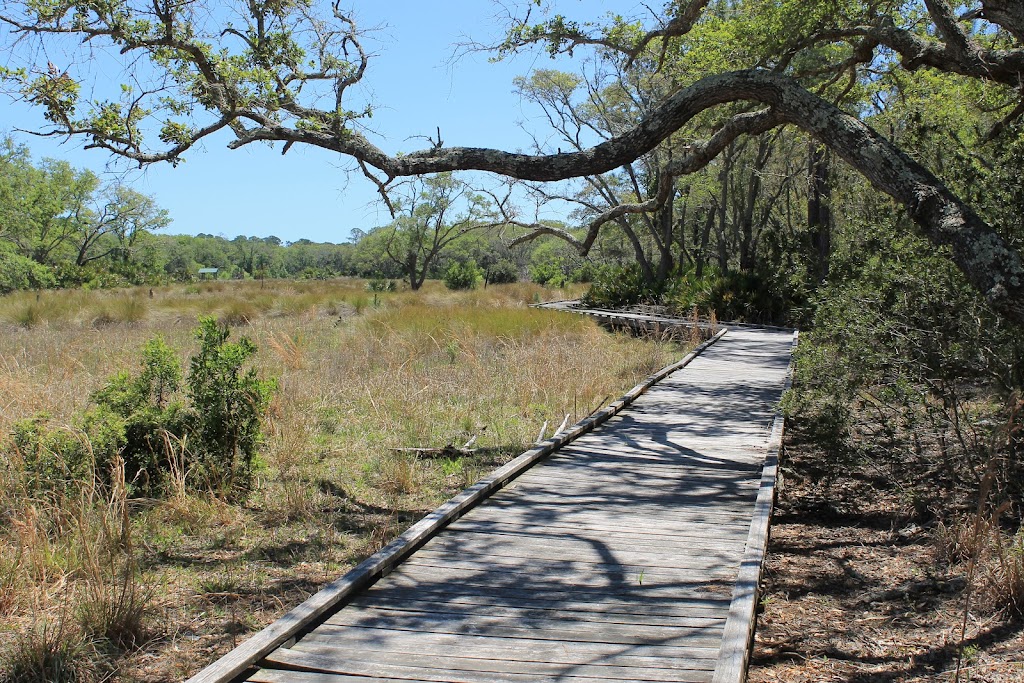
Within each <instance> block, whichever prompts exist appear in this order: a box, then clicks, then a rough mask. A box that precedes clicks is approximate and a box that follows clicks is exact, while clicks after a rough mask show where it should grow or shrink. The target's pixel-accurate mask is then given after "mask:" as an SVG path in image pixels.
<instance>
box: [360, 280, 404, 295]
mask: <svg viewBox="0 0 1024 683" xmlns="http://www.w3.org/2000/svg"><path fill="white" fill-rule="evenodd" d="M366 290H367V291H369V292H396V291H398V284H397V283H396V282H395V281H394V280H388V279H385V278H382V277H375V278H372V279H371V280H370V281H369V282H367V283H366Z"/></svg>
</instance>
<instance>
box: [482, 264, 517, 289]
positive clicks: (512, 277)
mask: <svg viewBox="0 0 1024 683" xmlns="http://www.w3.org/2000/svg"><path fill="white" fill-rule="evenodd" d="M487 282H489V283H491V284H494V285H504V284H510V283H513V282H519V266H517V265H516V264H515V263H514V262H512V261H510V260H508V259H501V260H500V261H498V262H497V263H494V264H492V265H491V266H490V267H489V268H488V269H487Z"/></svg>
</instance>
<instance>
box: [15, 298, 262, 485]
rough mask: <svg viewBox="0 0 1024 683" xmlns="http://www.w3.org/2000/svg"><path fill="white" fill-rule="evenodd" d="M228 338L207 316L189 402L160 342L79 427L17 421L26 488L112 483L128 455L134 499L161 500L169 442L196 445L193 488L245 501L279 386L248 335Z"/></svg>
mask: <svg viewBox="0 0 1024 683" xmlns="http://www.w3.org/2000/svg"><path fill="white" fill-rule="evenodd" d="M228 335H229V331H228V328H227V326H223V325H219V324H218V323H217V321H216V320H215V319H214V318H212V317H207V318H200V321H199V328H198V329H197V330H196V336H197V337H198V339H199V344H200V349H199V352H198V353H197V354H196V355H195V356H193V357H192V359H191V365H190V372H189V375H188V377H187V378H186V381H185V387H184V388H185V389H186V394H187V398H188V399H189V402H188V404H186V403H185V401H184V400H183V398H184V397H183V396H182V394H181V389H182V373H181V365H180V363H179V362H178V358H177V355H176V354H175V352H174V350H173V349H171V348H170V347H169V346H167V344H166V343H165V342H164V341H163V339H161V338H160V337H156V338H153V339H151V340H149V341H148V342H146V344H145V345H144V347H143V349H142V363H141V366H142V367H141V371H140V372H138V373H137V374H132V373H130V372H127V371H125V372H120V373H118V374H117V375H115V376H114V377H112V378H111V379H110V380H109V381H108V382H107V384H106V386H104V387H103V388H102V389H100V390H98V391H96V392H94V393H93V394H92V396H91V397H90V400H91V402H92V405H91V406H90V407H89V409H88V410H86V411H85V412H84V413H82V414H81V415H79V416H78V417H77V418H76V426H77V428H71V427H66V426H64V427H62V426H54V425H51V424H50V422H49V420H48V418H47V417H46V416H39V417H36V418H34V419H31V420H23V421H21V422H18V423H17V424H16V425H15V427H14V430H13V434H12V441H13V446H14V448H15V449H16V451H17V452H18V453H19V454H20V455H21V458H22V460H23V461H24V465H25V466H24V470H25V472H26V487H27V488H28V489H29V490H30V491H38V490H51V489H55V488H62V489H65V490H70V489H71V488H73V487H74V486H76V485H77V484H79V483H81V482H84V481H88V479H89V478H90V477H94V478H95V479H96V480H98V483H100V484H103V485H109V484H110V482H109V476H110V472H111V469H112V466H113V464H114V463H115V460H116V458H117V457H118V456H120V457H121V458H123V460H124V476H125V479H126V481H127V482H128V484H129V486H130V487H131V488H132V490H133V492H135V493H157V492H159V489H160V486H161V485H162V484H163V483H164V482H165V479H166V478H167V476H168V475H169V474H170V473H171V462H170V454H169V453H168V449H167V442H168V439H171V440H173V441H174V442H176V443H187V444H188V449H187V453H186V463H185V466H186V468H187V469H188V470H189V471H190V472H191V473H192V475H193V482H194V483H196V484H198V485H201V486H203V487H206V488H209V489H212V490H215V491H217V492H218V493H220V494H222V495H224V496H225V497H227V498H232V499H238V498H240V497H244V496H245V495H246V494H247V493H248V492H249V490H250V489H251V486H252V474H253V469H254V466H255V463H256V454H257V451H258V449H259V447H260V445H261V444H262V442H263V432H262V417H263V414H264V413H265V411H266V408H267V405H268V403H269V401H270V396H271V394H272V392H273V391H274V389H275V388H276V382H275V381H274V380H261V379H260V378H259V377H258V376H257V374H256V370H255V368H249V369H248V370H245V369H244V367H243V366H244V365H245V364H246V362H247V361H249V359H250V358H251V357H252V356H253V354H254V353H255V352H256V346H255V345H254V344H253V343H252V341H250V340H249V339H247V338H245V337H242V339H241V340H240V341H238V342H236V343H231V342H228V341H227V338H228Z"/></svg>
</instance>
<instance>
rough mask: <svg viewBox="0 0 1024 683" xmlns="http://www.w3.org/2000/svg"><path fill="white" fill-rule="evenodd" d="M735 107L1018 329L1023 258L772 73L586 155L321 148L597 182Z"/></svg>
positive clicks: (714, 79) (399, 170)
mask: <svg viewBox="0 0 1024 683" xmlns="http://www.w3.org/2000/svg"><path fill="white" fill-rule="evenodd" d="M736 101H751V102H760V103H763V104H766V105H769V106H771V107H772V109H773V110H774V112H775V114H776V115H778V116H779V117H780V118H781V119H782V120H784V121H786V122H788V123H791V124H793V125H796V126H798V127H799V128H802V129H803V130H805V131H806V132H807V133H809V134H810V135H812V136H814V137H815V138H817V139H818V140H819V141H821V142H822V143H823V144H825V145H827V146H828V147H829V148H831V149H832V150H833V151H834V152H835V153H836V154H837V155H838V156H839V157H841V158H842V159H843V160H845V161H846V162H847V163H848V164H850V165H851V166H852V167H853V168H854V169H856V170H857V171H859V172H860V173H861V174H863V175H864V176H865V177H866V178H867V179H868V180H869V181H870V182H871V183H872V185H874V186H875V187H876V188H877V189H879V190H881V191H882V192H885V193H886V194H888V195H890V196H891V197H893V198H894V199H895V200H896V201H897V202H899V203H900V204H902V205H904V206H905V207H906V209H907V211H908V213H909V215H910V217H911V218H912V219H913V220H914V222H915V223H917V225H918V226H919V227H920V228H921V231H922V233H923V234H924V235H925V236H926V237H927V238H928V239H929V240H931V241H932V243H934V244H936V245H948V246H949V247H951V249H952V257H953V260H954V262H955V263H956V265H957V266H958V267H959V268H960V270H961V271H962V272H963V273H964V275H966V277H967V279H968V280H969V281H970V282H971V284H972V285H973V286H974V287H976V288H977V289H978V290H979V291H981V292H982V293H984V295H985V296H986V297H987V299H988V300H989V302H990V303H991V304H992V306H993V307H994V308H995V309H996V310H998V311H1000V312H1001V313H1003V314H1004V315H1006V316H1007V317H1008V318H1011V319H1013V320H1015V321H1016V322H1018V323H1024V263H1022V259H1021V255H1020V254H1019V253H1018V252H1016V251H1015V250H1014V249H1013V248H1011V247H1010V246H1009V245H1008V244H1007V243H1006V241H1005V240H1003V239H1002V238H1001V237H1000V236H999V234H998V233H996V231H995V230H993V229H992V227H991V226H989V225H987V224H986V223H985V222H984V221H982V220H981V219H980V218H979V217H978V216H977V214H975V213H974V211H972V210H971V209H970V207H968V206H967V205H965V204H964V203H963V202H961V201H960V199H959V198H957V197H956V196H955V195H954V194H953V193H952V192H951V191H950V190H949V189H948V188H947V187H946V186H945V185H944V184H943V183H942V182H941V181H939V180H938V178H936V177H935V176H934V175H933V174H932V173H930V172H929V171H928V170H927V169H925V168H924V167H923V166H921V165H920V164H918V163H917V162H915V161H914V160H913V159H911V158H910V157H908V156H907V155H906V154H904V153H903V152H902V151H900V150H899V149H898V148H897V147H896V146H895V145H893V144H892V143H891V142H889V141H888V140H886V139H885V138H884V137H882V136H881V135H879V134H878V133H876V132H875V131H874V130H872V129H871V128H870V127H868V126H867V125H865V124H864V123H863V122H861V121H859V120H858V119H857V118H855V117H853V116H850V115H849V114H847V113H845V112H843V111H842V110H841V109H839V108H838V107H836V106H834V105H832V104H831V103H829V102H827V101H825V100H823V99H821V98H820V97H818V96H816V95H814V94H813V93H811V92H809V91H807V90H806V89H805V88H803V87H801V86H800V84H799V83H797V82H796V81H794V80H792V79H790V78H788V77H786V76H782V75H779V74H776V73H772V72H767V71H761V70H747V71H735V72H730V73H724V74H718V75H715V76H709V77H707V78H703V79H701V80H699V81H697V82H696V83H693V84H692V85H690V86H689V87H686V88H683V89H682V90H680V91H679V92H677V93H676V94H675V95H673V96H672V97H670V98H669V99H667V100H666V101H665V102H664V103H663V104H662V105H661V106H660V107H658V108H657V109H656V110H654V111H653V112H652V113H651V114H650V115H649V116H647V117H645V118H644V119H642V120H641V121H640V122H639V123H638V124H637V126H636V127H635V128H634V129H632V130H631V131H629V132H627V133H624V134H622V135H620V136H617V137H615V138H612V139H610V140H607V141H606V142H603V143H601V144H599V145H597V146H595V147H592V148H590V149H586V150H583V151H579V152H572V153H566V154H554V155H546V156H545V155H527V154H516V153H511V152H502V151H498V150H493V149H482V148H467V147H456V148H450V149H443V148H442V149H431V150H425V151H422V152H416V153H413V154H409V155H406V156H401V157H389V156H387V155H385V154H384V153H383V152H381V151H380V150H378V149H377V148H376V147H373V146H372V145H370V144H369V143H368V142H366V141H365V140H363V139H361V138H359V137H358V136H354V137H350V138H348V139H345V140H339V139H337V138H335V139H332V140H329V141H326V140H321V141H319V142H320V144H321V146H328V147H331V148H333V149H336V150H337V151H339V152H342V153H345V154H351V155H352V156H355V157H356V158H358V159H360V160H362V161H365V162H366V163H368V164H370V165H372V166H375V167H376V168H378V169H380V170H381V171H383V172H384V173H386V174H387V175H389V176H391V177H396V176H407V175H417V174H422V173H434V172H439V171H451V170H480V171H490V172H493V173H499V174H502V175H506V176H512V177H515V178H520V179H524V180H541V181H549V180H562V179H566V178H572V177H579V176H584V175H598V174H600V173H604V172H606V171H610V170H612V169H614V168H617V167H619V166H621V165H623V164H626V163H629V162H631V161H633V160H635V159H636V158H638V157H639V156H641V155H643V154H645V153H647V152H649V151H651V150H652V149H654V147H656V146H657V145H658V144H659V143H660V142H662V141H663V140H665V139H666V138H667V137H668V136H669V135H670V134H672V133H674V132H676V131H678V130H680V129H681V128H682V127H683V126H685V125H686V124H687V123H688V122H689V121H690V120H691V119H692V118H693V117H694V116H696V115H697V114H699V113H700V112H702V111H704V110H706V109H709V108H711V107H714V106H716V105H720V104H724V103H727V102H736ZM304 141H305V142H314V141H312V140H304ZM324 142H328V144H326V145H325V144H323V143H324ZM314 144H317V143H316V142H314Z"/></svg>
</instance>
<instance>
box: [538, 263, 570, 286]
mask: <svg viewBox="0 0 1024 683" xmlns="http://www.w3.org/2000/svg"><path fill="white" fill-rule="evenodd" d="M530 280H531V281H532V282H536V283H537V284H538V285H544V286H545V287H564V286H565V283H566V282H568V281H569V280H568V275H566V273H565V271H564V269H563V268H562V261H561V260H560V259H550V260H547V261H541V262H540V263H535V264H533V265H531V266H530Z"/></svg>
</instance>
